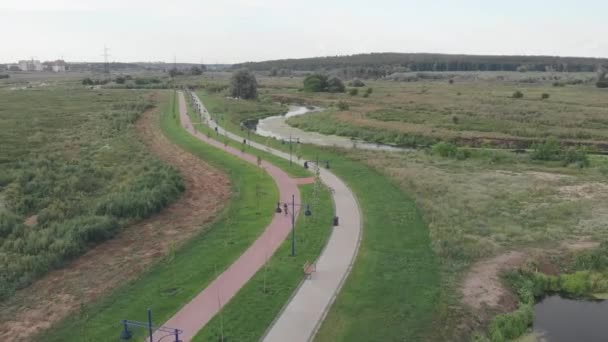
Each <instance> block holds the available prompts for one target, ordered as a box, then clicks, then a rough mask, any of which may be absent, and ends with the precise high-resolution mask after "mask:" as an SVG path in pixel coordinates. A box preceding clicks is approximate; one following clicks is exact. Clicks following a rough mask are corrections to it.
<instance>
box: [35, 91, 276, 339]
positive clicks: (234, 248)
mask: <svg viewBox="0 0 608 342" xmlns="http://www.w3.org/2000/svg"><path fill="white" fill-rule="evenodd" d="M165 102H166V104H165V106H164V108H163V111H162V115H161V127H162V130H163V132H164V133H165V134H166V135H167V137H169V139H170V140H171V141H172V142H174V143H176V144H178V145H179V146H181V147H182V148H184V149H185V150H187V151H189V152H191V153H193V154H195V155H196V156H198V157H200V158H201V159H203V160H205V161H206V162H208V163H209V164H211V165H214V166H215V167H217V168H220V169H222V170H225V171H226V172H227V173H229V174H230V179H231V181H232V189H233V193H232V197H231V201H230V204H229V206H228V208H227V209H226V210H225V211H224V212H223V213H222V214H221V215H220V217H219V218H218V219H217V220H216V221H215V222H214V223H213V224H211V225H210V226H209V227H208V228H207V229H205V231H204V232H203V233H201V234H200V235H199V236H197V237H196V238H194V239H193V240H192V241H190V242H188V243H187V244H186V245H185V246H183V247H181V248H179V249H176V250H175V252H174V253H171V255H170V256H169V257H168V258H166V259H165V260H164V261H163V262H160V263H158V264H156V265H154V266H153V267H151V268H150V270H149V271H148V272H147V273H145V274H144V275H143V276H142V277H141V278H139V279H138V280H136V281H134V282H132V283H129V284H126V285H125V286H123V287H122V288H119V289H117V290H116V291H114V292H113V293H112V294H111V295H110V296H108V297H106V298H103V299H101V300H100V301H99V302H98V303H96V304H94V305H91V306H87V307H85V306H83V307H82V310H81V312H80V313H79V314H77V315H73V316H72V317H70V318H69V319H66V320H64V321H63V322H62V323H61V324H59V325H58V326H57V327H54V328H53V329H48V331H46V332H45V333H44V334H43V335H41V336H39V337H38V340H40V341H116V340H117V339H118V336H119V335H120V330H121V325H120V321H121V320H123V319H131V320H140V321H146V320H147V316H146V315H147V313H146V310H147V308H151V309H152V311H153V319H154V322H155V323H156V324H160V323H162V322H164V321H165V320H167V319H168V318H169V317H171V316H172V315H173V314H174V313H175V312H177V310H179V308H180V307H181V306H182V305H184V304H185V303H187V302H188V301H189V300H190V299H191V298H193V297H194V296H195V295H196V294H198V293H199V292H200V291H201V290H202V289H203V288H205V287H206V286H207V284H209V282H211V281H212V280H213V279H214V278H215V277H216V276H217V275H218V274H219V273H221V272H222V271H223V270H225V269H226V268H227V267H228V266H229V265H230V264H232V263H233V262H234V261H235V260H236V259H237V258H238V257H239V256H240V255H241V254H242V253H243V252H244V251H245V250H246V249H247V248H248V247H249V246H250V245H251V243H252V242H253V241H254V240H255V239H256V238H257V237H258V236H259V234H260V233H261V232H262V231H263V230H264V229H265V228H266V226H267V225H268V224H269V223H270V221H271V219H272V215H273V209H274V207H275V205H276V201H277V199H278V190H277V188H276V185H275V183H274V181H273V180H272V179H271V178H270V176H268V175H267V174H266V173H264V172H263V171H262V170H261V169H259V168H257V167H255V166H253V165H251V164H249V163H247V162H245V161H241V160H239V159H238V158H236V157H233V156H231V155H228V154H226V153H224V152H222V151H221V150H219V149H216V148H214V147H211V146H209V145H206V144H205V143H203V142H200V141H199V140H197V139H196V138H194V137H192V136H190V135H189V134H188V133H187V132H186V131H184V130H183V129H182V128H181V126H180V123H179V116H178V115H177V114H176V112H175V110H176V107H175V105H176V101H175V96H173V95H172V96H171V101H170V103H169V102H168V101H165ZM256 189H257V190H258V191H256ZM260 189H261V190H262V191H260ZM257 212H259V214H258V213H257ZM166 228H167V229H170V227H166ZM151 252H154V251H151ZM133 264H134V267H136V264H137V260H133ZM124 272H129V270H128V269H126V270H124ZM144 336H145V332H139V333H138V334H137V335H136V336H135V337H134V340H139V339H141V338H143V337H144Z"/></svg>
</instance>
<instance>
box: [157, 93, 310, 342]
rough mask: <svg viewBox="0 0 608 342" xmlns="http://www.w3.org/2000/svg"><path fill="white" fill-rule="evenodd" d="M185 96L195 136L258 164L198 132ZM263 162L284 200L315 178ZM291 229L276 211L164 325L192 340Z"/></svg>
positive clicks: (182, 109)
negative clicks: (248, 243)
mask: <svg viewBox="0 0 608 342" xmlns="http://www.w3.org/2000/svg"><path fill="white" fill-rule="evenodd" d="M186 108H187V107H186V100H185V98H184V94H183V93H181V92H180V93H179V115H180V121H181V124H182V125H183V127H184V128H185V129H186V130H187V131H188V133H190V134H191V135H193V136H195V137H196V138H198V139H200V140H201V141H204V142H205V143H207V144H210V145H213V146H215V147H217V148H220V149H223V150H224V151H225V152H227V153H230V154H232V155H235V156H237V157H239V158H241V159H244V160H246V161H247V162H250V163H252V164H256V165H257V157H256V156H253V155H251V154H248V153H243V152H242V151H240V150H238V149H236V148H234V147H230V146H224V144H223V143H220V142H219V141H216V140H213V139H210V138H208V137H207V136H205V135H204V134H202V133H200V132H197V131H196V130H195V129H194V127H193V125H192V122H191V121H190V117H189V116H188V114H187V109H186ZM261 166H262V167H263V168H264V169H265V170H266V172H267V173H268V174H269V175H270V176H271V177H272V178H273V179H274V181H275V182H276V184H277V186H278V188H279V194H280V200H281V202H289V201H291V200H292V195H295V199H296V201H299V198H300V192H299V191H298V184H306V183H311V182H313V181H314V179H312V178H305V179H294V178H291V177H289V175H288V174H287V173H285V172H284V171H283V170H281V169H279V168H278V167H276V166H274V165H272V164H270V163H267V162H264V161H262V164H261ZM290 231H291V215H282V214H281V215H278V214H277V215H275V216H274V218H273V220H272V222H271V223H270V224H269V225H268V226H267V227H266V229H265V230H264V232H263V233H262V234H261V235H260V236H259V237H258V238H257V239H256V240H255V242H254V243H253V244H252V245H251V246H250V247H249V248H248V249H247V250H246V251H245V252H244V253H243V254H242V255H241V256H240V257H239V258H238V259H237V260H236V261H235V262H234V263H233V264H232V265H230V266H229V267H228V269H226V270H225V271H224V272H223V273H222V274H220V275H219V276H218V277H217V278H216V279H214V280H213V281H212V282H211V283H210V284H209V285H208V286H207V287H206V288H205V289H204V290H203V291H202V292H200V293H199V294H198V295H197V296H196V297H194V298H193V299H192V300H191V301H190V302H189V303H188V304H186V305H185V306H184V307H182V308H181V309H180V310H179V311H178V312H177V313H176V314H175V315H174V316H173V317H171V318H170V319H169V320H168V321H167V322H165V323H164V325H165V326H169V327H171V328H176V329H181V330H183V331H184V333H183V334H182V335H180V338H181V339H182V341H190V340H191V339H192V338H193V337H194V335H196V333H197V332H198V331H199V330H200V329H202V328H203V327H204V326H205V325H206V324H207V323H208V322H209V321H210V320H211V318H213V316H215V314H216V313H218V312H219V310H220V309H221V307H223V306H224V305H225V304H226V303H228V301H230V299H231V298H232V297H233V296H234V295H235V294H236V293H237V292H238V291H239V290H240V289H241V287H243V285H245V283H247V281H249V279H251V277H253V275H254V274H255V273H256V272H257V271H258V270H259V269H260V268H261V267H262V266H263V265H264V264H265V263H266V261H267V259H268V258H269V257H270V256H271V255H272V254H274V252H275V251H276V250H277V249H278V248H279V246H280V245H281V244H282V243H283V241H285V239H286V238H287V236H288V235H289V232H290ZM165 335H166V334H164V333H161V332H156V333H154V340H155V341H159V340H161V339H162V338H163V337H164V336H165Z"/></svg>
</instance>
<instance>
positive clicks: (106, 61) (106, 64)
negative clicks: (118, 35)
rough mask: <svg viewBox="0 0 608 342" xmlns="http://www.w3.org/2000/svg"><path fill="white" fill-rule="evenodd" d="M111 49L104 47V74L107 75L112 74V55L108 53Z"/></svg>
mask: <svg viewBox="0 0 608 342" xmlns="http://www.w3.org/2000/svg"><path fill="white" fill-rule="evenodd" d="M108 51H110V49H108V48H107V47H106V46H105V45H104V46H103V55H102V56H103V72H104V73H106V74H109V73H110V60H109V57H110V54H109V53H108Z"/></svg>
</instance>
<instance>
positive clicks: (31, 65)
mask: <svg viewBox="0 0 608 342" xmlns="http://www.w3.org/2000/svg"><path fill="white" fill-rule="evenodd" d="M19 69H20V70H21V71H42V70H43V67H42V63H40V61H38V60H34V59H30V60H22V61H19Z"/></svg>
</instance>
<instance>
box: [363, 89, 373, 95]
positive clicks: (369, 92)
mask: <svg viewBox="0 0 608 342" xmlns="http://www.w3.org/2000/svg"><path fill="white" fill-rule="evenodd" d="M373 92H374V89H373V88H367V90H366V91H365V93H366V94H368V95H371V94H372V93H373Z"/></svg>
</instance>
